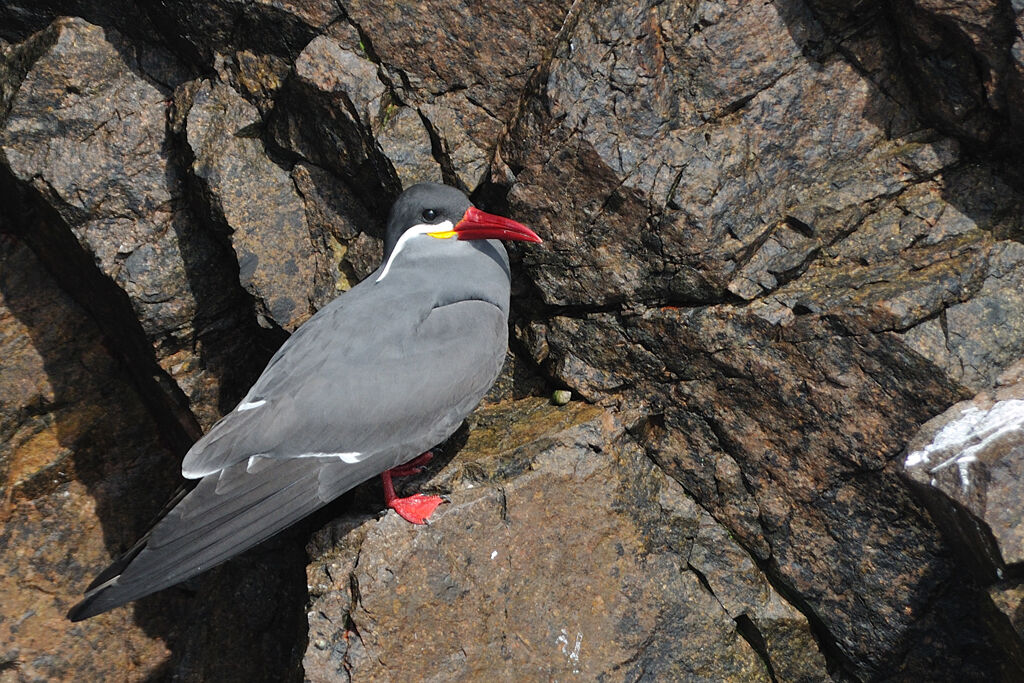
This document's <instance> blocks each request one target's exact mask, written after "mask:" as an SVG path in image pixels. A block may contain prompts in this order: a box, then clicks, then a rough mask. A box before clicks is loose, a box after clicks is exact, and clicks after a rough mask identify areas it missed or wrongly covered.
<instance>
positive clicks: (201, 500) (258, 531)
mask: <svg viewBox="0 0 1024 683" xmlns="http://www.w3.org/2000/svg"><path fill="white" fill-rule="evenodd" d="M330 467H331V465H330V464H325V463H323V462H320V461H319V459H318V458H304V459H297V460H296V459H291V460H288V461H276V460H274V461H272V462H271V463H269V464H268V465H267V466H265V467H263V468H261V469H259V470H258V471H256V472H247V471H246V462H244V461H243V462H241V463H238V464H235V465H232V466H230V467H228V468H225V469H224V470H221V471H220V472H219V473H217V474H212V475H210V476H208V477H205V478H204V479H202V480H201V481H200V482H199V483H198V485H196V487H195V488H194V489H193V490H192V491H191V492H188V493H187V494H186V493H185V492H184V491H183V492H180V493H181V494H182V495H179V497H178V498H177V499H176V500H174V501H172V505H173V509H171V510H170V512H168V513H167V515H166V516H165V517H164V518H163V519H161V520H160V521H159V522H158V523H157V524H156V525H155V526H154V527H153V528H152V529H151V530H150V532H149V533H147V534H146V535H145V536H143V537H142V539H140V540H139V542H138V543H136V544H135V545H134V546H133V547H132V548H131V549H130V550H129V551H128V552H127V553H125V554H124V555H123V556H122V557H121V558H120V559H118V560H117V561H116V562H114V563H113V564H111V565H110V566H109V567H107V568H106V569H105V570H103V571H102V572H101V573H100V575H99V576H97V577H96V579H95V580H94V581H93V582H92V584H90V586H89V588H88V589H87V590H86V594H85V597H84V598H83V599H82V601H81V602H79V603H78V604H77V605H75V606H74V607H72V608H71V610H70V611H69V612H68V618H69V619H70V620H71V621H81V620H83V619H88V618H89V617H92V616H95V615H97V614H100V613H102V612H106V611H107V610H110V609H113V608H114V607H117V606H119V605H123V604H125V603H127V602H131V601H132V600H136V599H138V598H141V597H143V596H146V595H149V594H150V593H154V592H156V591H158V590H160V589H162V588H166V587H168V586H172V585H174V584H176V583H180V582H181V581H184V580H186V579H189V578H191V577H193V576H195V575H197V574H199V573H201V572H204V571H206V570H207V569H210V568H211V567H214V566H216V565H218V564H220V563H222V562H224V561H226V560H228V559H229V558H231V557H233V556H235V555H237V554H239V553H241V552H243V551H244V550H247V549H249V548H251V547H252V546H254V545H256V544H258V543H260V542H261V541H264V540H266V539H267V538H270V537H271V536H273V535H274V534H276V533H278V532H280V531H282V530H283V529H285V528H286V527H288V526H290V525H291V524H293V523H295V522H296V521H298V520H299V519H301V518H303V517H305V516H306V515H308V514H310V513H311V512H313V511H314V510H316V509H317V508H319V507H321V506H323V505H324V504H326V503H327V502H329V501H330V500H331V499H332V498H333V497H335V496H337V495H340V494H341V493H343V492H344V491H345V490H347V488H345V489H342V490H335V491H332V493H333V495H332V496H331V497H330V498H327V499H326V500H325V499H324V498H323V497H322V496H321V488H320V485H319V477H320V475H321V473H322V470H323V469H324V468H330ZM283 481H287V483H286V484H285V485H283V486H282V482H283ZM358 483H359V481H354V482H352V483H351V485H350V486H349V488H351V486H354V485H356V484H358Z"/></svg>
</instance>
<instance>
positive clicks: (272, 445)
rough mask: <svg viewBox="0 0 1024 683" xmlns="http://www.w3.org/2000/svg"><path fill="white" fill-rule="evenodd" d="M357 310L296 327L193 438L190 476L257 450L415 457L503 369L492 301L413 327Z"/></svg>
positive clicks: (467, 304) (501, 329)
mask: <svg viewBox="0 0 1024 683" xmlns="http://www.w3.org/2000/svg"><path fill="white" fill-rule="evenodd" d="M325 312H327V313H329V311H326V309H325ZM352 313H353V311H352V310H351V309H350V310H348V311H346V315H345V316H344V318H342V317H341V316H340V315H338V316H332V315H325V316H323V317H320V318H315V319H312V320H310V321H309V322H307V323H306V325H304V326H303V327H302V328H300V331H299V332H298V333H296V335H294V336H293V338H292V339H290V340H289V342H288V343H287V345H286V347H283V348H282V349H281V351H280V352H279V353H278V355H277V356H276V357H275V358H274V359H273V360H272V362H271V364H270V365H269V366H268V367H267V369H266V370H265V371H264V373H263V375H262V376H261V377H260V379H259V380H258V381H257V382H256V384H255V385H254V386H253V389H252V390H251V391H250V393H249V395H248V396H247V397H246V399H245V400H243V402H242V404H240V408H236V409H235V410H234V411H233V412H231V413H229V414H228V415H227V416H225V417H224V418H223V419H222V420H221V421H220V422H219V423H217V424H216V425H215V426H214V428H213V429H211V430H210V432H209V433H208V434H207V435H206V436H204V437H203V438H202V439H201V440H200V441H198V442H197V443H196V444H195V446H193V447H192V449H191V450H190V451H189V453H188V455H187V456H186V458H185V462H184V464H183V466H182V470H183V473H184V474H185V476H187V477H190V478H196V477H202V476H206V475H208V474H210V473H213V472H217V471H218V470H220V469H222V468H224V467H227V466H230V465H233V464H235V463H238V462H241V461H242V460H246V459H248V458H249V457H250V456H252V455H255V454H260V455H264V456H267V457H276V458H299V457H309V456H311V455H313V456H317V455H321V454H328V453H331V454H337V455H340V456H345V457H344V458H343V459H347V460H349V461H354V460H361V459H365V458H370V457H374V458H381V459H380V460H379V462H380V463H381V465H380V467H379V470H378V471H383V470H384V469H388V468H389V467H391V466H393V465H394V464H397V462H395V463H389V462H388V461H387V460H388V458H390V457H394V458H399V461H401V459H402V458H404V459H408V458H411V457H414V456H415V455H417V454H418V452H417V449H419V450H425V449H427V448H430V447H432V446H434V445H436V444H437V443H439V442H440V441H443V440H444V439H445V438H447V437H448V436H449V435H450V434H451V433H452V432H453V431H454V430H455V429H456V428H457V427H458V425H459V424H460V423H461V422H462V420H463V419H464V418H465V416H466V415H467V414H468V413H469V411H471V410H472V409H473V407H474V406H475V405H476V403H477V402H478V401H479V399H480V398H481V397H482V396H483V394H484V393H485V392H486V391H487V389H488V388H489V387H490V386H491V384H492V383H493V382H494V379H495V377H496V376H497V374H498V372H499V370H500V369H501V364H502V362H503V360H504V354H505V349H506V342H507V327H506V325H507V322H506V319H505V315H504V313H503V312H502V311H501V310H500V309H498V308H497V307H496V306H494V305H493V304H491V303H488V302H485V301H479V300H467V301H459V302H455V303H451V304H447V305H444V306H439V307H436V308H434V309H432V310H430V312H429V314H427V315H426V316H425V317H423V318H422V319H420V320H416V321H413V322H414V323H415V324H412V323H409V324H407V327H408V329H403V327H402V324H401V323H393V322H389V321H388V320H387V319H386V318H387V316H386V315H385V316H383V318H384V319H382V316H381V315H380V314H379V312H378V315H377V316H376V318H373V317H366V316H362V317H361V316H359V315H353V314H352ZM356 313H358V311H357V312H356ZM247 406H253V407H247Z"/></svg>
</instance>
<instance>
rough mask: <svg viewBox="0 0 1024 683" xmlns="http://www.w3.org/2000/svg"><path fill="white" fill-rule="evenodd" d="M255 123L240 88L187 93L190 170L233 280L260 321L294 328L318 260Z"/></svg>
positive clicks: (312, 295) (288, 182)
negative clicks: (226, 245)
mask: <svg viewBox="0 0 1024 683" xmlns="http://www.w3.org/2000/svg"><path fill="white" fill-rule="evenodd" d="M259 123H260V121H259V115H258V113H257V111H256V108H255V107H254V106H253V105H251V104H249V103H248V102H247V101H246V100H245V99H243V98H242V96H241V95H239V94H238V93H236V92H235V91H234V90H232V89H231V88H230V87H229V86H226V85H223V84H220V83H211V82H210V81H204V82H203V83H202V84H201V85H200V86H199V87H198V89H196V90H195V92H194V93H192V98H191V103H190V107H189V109H188V114H187V120H186V123H185V126H186V131H187V139H188V144H189V147H190V148H191V151H192V155H193V157H194V161H193V162H192V172H193V173H194V174H195V176H196V178H198V179H199V180H200V182H201V183H202V185H203V188H204V190H205V191H206V193H207V195H208V197H209V205H210V207H211V208H212V209H213V211H214V213H215V215H216V218H217V219H219V220H220V221H221V222H223V223H224V224H226V227H227V229H228V231H229V233H230V239H231V245H232V247H233V249H234V252H235V254H236V256H237V258H238V270H239V273H238V277H239V281H240V282H241V284H242V286H243V287H245V288H246V290H247V291H248V292H249V293H250V294H252V295H253V297H254V298H255V299H256V301H257V302H258V304H259V306H260V312H261V315H262V318H263V320H265V321H266V322H265V323H264V324H265V325H271V324H273V323H276V324H278V325H281V326H282V327H284V328H285V329H287V330H294V329H295V328H296V327H298V326H299V325H300V324H301V323H302V322H303V321H304V320H306V318H308V317H309V316H310V315H311V314H312V312H313V311H311V310H310V304H311V302H312V301H313V300H314V299H317V298H318V296H317V294H318V293H316V292H314V291H311V289H310V284H312V283H313V282H315V281H316V279H317V278H316V277H315V276H316V269H317V265H318V264H317V262H316V258H315V257H314V254H313V245H312V244H311V242H310V229H309V226H308V225H307V223H306V212H305V207H304V205H303V202H302V199H301V198H300V197H299V194H298V192H296V189H295V185H294V184H293V183H292V179H291V178H289V177H288V174H287V173H286V172H285V171H284V170H283V169H281V168H280V167H279V166H277V165H276V164H275V163H274V162H272V161H271V160H270V159H268V158H267V156H266V154H265V152H264V149H263V143H262V142H261V141H260V140H259V139H258V137H257V136H256V133H255V132H254V129H255V128H257V127H258V126H259ZM321 279H323V278H321ZM271 321H273V323H272V322H271Z"/></svg>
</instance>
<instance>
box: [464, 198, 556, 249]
mask: <svg viewBox="0 0 1024 683" xmlns="http://www.w3.org/2000/svg"><path fill="white" fill-rule="evenodd" d="M453 230H454V231H455V234H456V235H457V236H458V238H459V239H460V240H485V239H496V240H520V241H522V242H540V241H541V239H540V237H537V233H535V232H534V231H533V230H530V229H529V228H528V227H526V226H525V225H523V224H521V223H516V222H515V221H514V220H512V219H510V218H502V217H501V216H495V215H494V214H490V213H487V212H485V211H481V210H480V209H478V208H476V207H475V206H471V207H469V208H468V209H466V213H465V214H464V215H463V216H462V220H460V221H459V222H458V223H456V224H455V227H454V228H453Z"/></svg>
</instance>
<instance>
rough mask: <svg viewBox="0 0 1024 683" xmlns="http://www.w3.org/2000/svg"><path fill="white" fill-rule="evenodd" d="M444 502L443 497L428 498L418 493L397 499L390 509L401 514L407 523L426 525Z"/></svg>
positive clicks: (393, 501) (389, 504)
mask: <svg viewBox="0 0 1024 683" xmlns="http://www.w3.org/2000/svg"><path fill="white" fill-rule="evenodd" d="M443 502H444V499H442V498H441V496H428V495H426V494H423V493H416V494H414V495H411V496H409V497H408V498H395V499H394V500H392V501H391V502H390V503H388V507H389V508H391V509H392V510H394V511H395V512H397V513H398V514H399V516H400V517H401V518H402V519H404V520H405V521H407V522H412V523H413V524H426V523H427V520H428V518H429V517H430V515H431V514H432V513H433V512H434V510H436V509H437V506H438V505H440V504H441V503H443Z"/></svg>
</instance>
